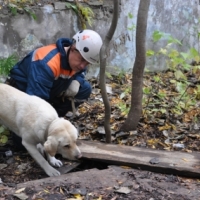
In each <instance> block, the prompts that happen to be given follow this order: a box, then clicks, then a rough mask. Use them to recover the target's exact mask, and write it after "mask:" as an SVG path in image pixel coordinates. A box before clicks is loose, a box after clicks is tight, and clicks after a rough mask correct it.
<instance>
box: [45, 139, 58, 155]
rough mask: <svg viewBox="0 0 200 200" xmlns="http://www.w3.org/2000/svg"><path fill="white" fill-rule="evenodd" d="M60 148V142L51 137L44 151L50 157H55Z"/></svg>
mask: <svg viewBox="0 0 200 200" xmlns="http://www.w3.org/2000/svg"><path fill="white" fill-rule="evenodd" d="M57 147H58V141H57V140H55V138H53V137H52V136H49V137H48V138H47V141H46V142H45V143H44V150H45V152H47V153H48V154H49V155H50V156H55V155H56V152H57Z"/></svg>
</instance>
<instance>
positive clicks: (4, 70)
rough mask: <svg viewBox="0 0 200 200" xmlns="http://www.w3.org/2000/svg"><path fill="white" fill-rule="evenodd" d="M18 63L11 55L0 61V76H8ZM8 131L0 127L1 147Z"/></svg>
mask: <svg viewBox="0 0 200 200" xmlns="http://www.w3.org/2000/svg"><path fill="white" fill-rule="evenodd" d="M17 61H18V57H17V56H16V55H14V54H13V55H11V56H9V57H8V58H1V59H0V75H2V76H6V75H8V73H9V71H10V69H11V68H12V67H13V66H14V64H16V62H17ZM8 135H9V131H8V129H7V128H5V127H4V126H1V125H0V146H3V145H5V144H6V143H7V141H8Z"/></svg>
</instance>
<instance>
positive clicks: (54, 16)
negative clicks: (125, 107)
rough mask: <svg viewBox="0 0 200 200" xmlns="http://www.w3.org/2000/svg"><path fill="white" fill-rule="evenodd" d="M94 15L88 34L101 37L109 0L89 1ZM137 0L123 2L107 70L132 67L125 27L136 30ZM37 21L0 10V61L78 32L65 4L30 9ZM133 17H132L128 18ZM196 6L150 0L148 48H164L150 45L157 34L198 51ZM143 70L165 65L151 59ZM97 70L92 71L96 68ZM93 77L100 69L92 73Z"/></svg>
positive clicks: (193, 1)
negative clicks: (92, 30)
mask: <svg viewBox="0 0 200 200" xmlns="http://www.w3.org/2000/svg"><path fill="white" fill-rule="evenodd" d="M87 2H88V5H89V6H91V8H92V9H93V11H94V13H95V19H94V23H93V26H92V27H89V26H88V28H91V29H94V30H96V31H97V32H99V33H100V35H101V36H102V38H104V37H105V35H106V33H107V31H108V29H109V27H110V23H111V20H112V13H113V9H112V4H113V3H112V1H111V0H104V1H103V0H90V1H89V0H88V1H87ZM138 5H139V0H134V1H133V0H121V1H120V13H119V20H118V25H117V29H116V32H115V34H114V37H113V40H112V42H111V44H110V47H109V51H108V55H107V56H108V57H107V65H108V67H107V68H108V69H113V68H114V69H115V67H117V68H118V69H125V70H128V69H130V68H132V67H133V64H134V58H135V30H129V29H128V27H129V28H130V27H132V26H133V25H136V17H137V10H138ZM32 9H33V10H34V12H35V13H36V16H37V20H33V18H32V17H31V16H30V15H27V14H25V13H24V14H17V15H16V16H11V13H9V12H8V11H7V10H5V9H1V10H0V47H1V48H0V57H7V56H8V55H11V54H12V53H17V54H18V55H19V56H20V57H22V56H24V55H25V54H26V53H27V52H29V51H31V50H32V49H34V48H35V47H37V46H40V45H46V44H49V43H54V42H55V41H56V40H57V38H60V37H71V36H73V34H74V33H75V32H76V31H78V30H79V27H78V23H77V16H76V14H75V13H74V12H73V11H72V10H71V9H66V8H65V3H64V2H55V3H54V6H53V5H50V4H48V5H45V6H40V5H38V6H36V7H33V8H32ZM129 13H131V14H132V15H133V16H134V17H133V18H130V17H128V14H129ZM198 26H199V1H198V0H188V1H182V0H151V5H150V10H149V16H148V27H147V44H146V45H147V49H154V50H156V49H159V48H160V47H161V46H162V45H164V44H165V41H164V40H163V41H161V42H160V43H159V44H154V43H153V42H152V33H153V32H154V31H155V30H159V31H162V32H165V33H169V34H171V35H172V36H173V37H175V38H177V39H179V40H181V41H182V43H183V46H181V47H180V46H176V47H175V48H177V49H178V50H180V51H187V50H188V49H189V48H191V47H195V48H196V49H199V39H198ZM147 66H148V67H150V68H151V69H152V70H154V69H156V70H160V69H163V68H164V67H165V65H164V61H163V60H162V59H161V60H156V59H155V58H151V59H148V60H147ZM94 69H95V68H94ZM92 73H93V74H95V75H97V74H98V70H96V71H93V72H92Z"/></svg>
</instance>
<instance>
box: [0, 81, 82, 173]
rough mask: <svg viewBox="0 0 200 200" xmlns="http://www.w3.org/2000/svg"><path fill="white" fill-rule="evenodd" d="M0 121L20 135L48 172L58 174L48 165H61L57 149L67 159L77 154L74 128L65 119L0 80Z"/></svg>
mask: <svg viewBox="0 0 200 200" xmlns="http://www.w3.org/2000/svg"><path fill="white" fill-rule="evenodd" d="M0 124H3V125H5V126H6V127H7V128H9V129H10V130H11V131H13V132H14V133H16V134H17V135H18V136H20V137H21V138H22V144H23V145H24V147H25V148H26V149H27V151H28V152H29V154H30V155H31V156H32V157H33V158H34V160H35V161H36V162H37V163H38V164H39V165H40V167H41V168H42V169H43V170H44V171H45V173H46V174H47V175H48V176H58V175H60V172H59V171H58V170H56V169H55V168H53V167H52V166H54V167H60V166H62V162H61V161H60V160H58V159H56V158H55V155H56V154H57V153H58V154H61V155H62V157H63V158H67V159H70V160H76V159H78V158H80V157H81V152H80V150H79V148H78V146H77V145H76V140H77V137H78V131H77V129H76V128H75V127H74V126H73V125H72V124H71V123H70V122H69V121H68V120H65V119H64V118H59V117H58V114H57V112H56V110H55V109H54V108H53V107H52V106H51V105H50V104H49V103H47V102H46V101H45V100H43V99H41V98H39V97H37V96H31V95H28V94H26V93H24V92H21V91H20V90H18V89H16V88H14V87H12V86H9V85H7V84H3V83H0ZM37 147H38V148H37ZM43 152H45V154H46V157H47V160H48V162H47V160H46V159H45V158H44V156H43V155H42V154H43ZM49 163H50V164H51V165H52V166H51V165H50V164H49Z"/></svg>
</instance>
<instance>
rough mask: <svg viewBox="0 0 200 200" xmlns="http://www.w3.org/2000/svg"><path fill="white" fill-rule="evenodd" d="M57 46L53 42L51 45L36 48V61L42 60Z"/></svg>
mask: <svg viewBox="0 0 200 200" xmlns="http://www.w3.org/2000/svg"><path fill="white" fill-rule="evenodd" d="M55 48H56V45H55V44H51V45H48V46H44V47H40V48H38V49H36V50H35V52H34V58H33V60H34V61H37V60H42V59H43V58H44V57H45V56H46V55H47V54H48V53H49V52H50V51H51V50H53V49H55Z"/></svg>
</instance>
